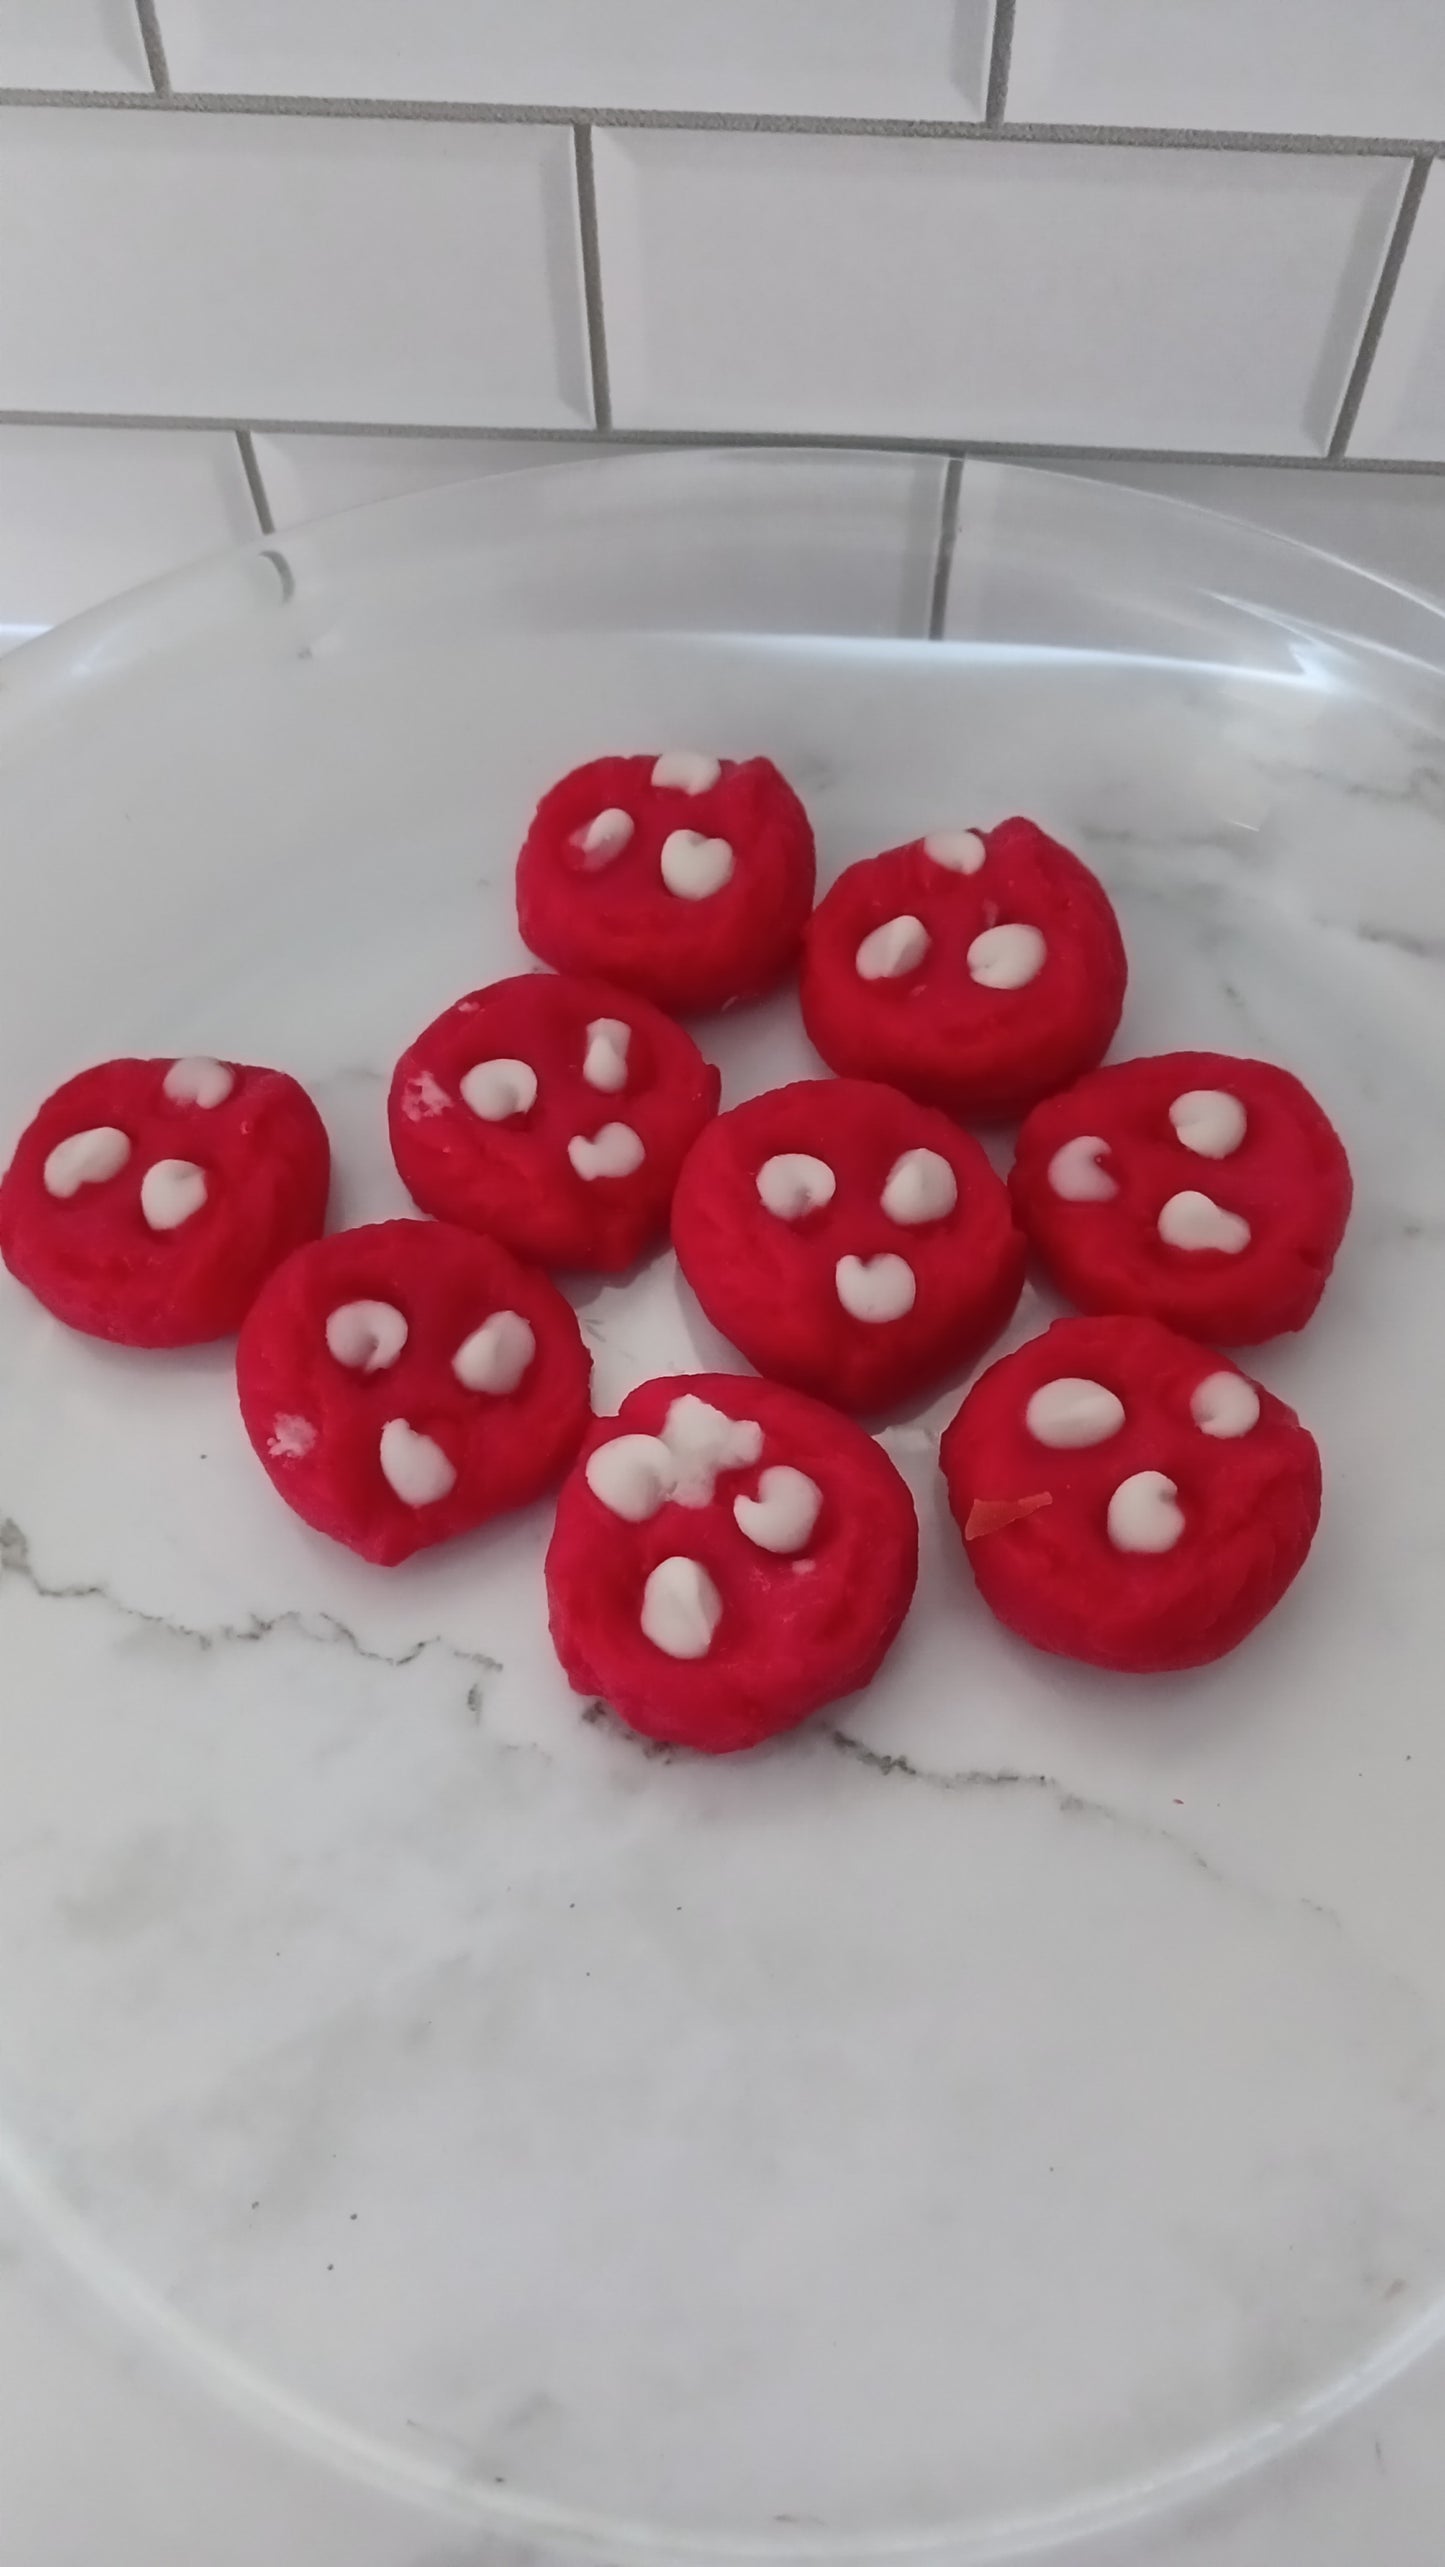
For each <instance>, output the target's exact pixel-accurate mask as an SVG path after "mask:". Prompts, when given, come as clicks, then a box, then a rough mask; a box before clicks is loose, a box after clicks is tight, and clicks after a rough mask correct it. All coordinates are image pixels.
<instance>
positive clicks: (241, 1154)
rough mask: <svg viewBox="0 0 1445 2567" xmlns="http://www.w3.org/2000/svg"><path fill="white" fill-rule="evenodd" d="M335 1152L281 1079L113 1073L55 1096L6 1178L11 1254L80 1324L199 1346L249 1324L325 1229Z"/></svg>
mask: <svg viewBox="0 0 1445 2567" xmlns="http://www.w3.org/2000/svg"><path fill="white" fill-rule="evenodd" d="M330 1176H331V1151H330V1147H329V1145H328V1142H327V1138H326V1126H325V1124H324V1123H323V1122H322V1120H321V1117H320V1115H319V1114H318V1113H317V1111H316V1108H315V1106H314V1105H313V1104H312V1102H311V1099H310V1097H309V1096H308V1095H307V1093H306V1091H305V1089H304V1088H302V1087H298V1086H297V1084H296V1081H295V1079H293V1078H288V1077H287V1076H286V1074H285V1072H284V1071H283V1070H261V1069H252V1068H250V1067H248V1066H246V1065H244V1064H242V1063H239V1062H234V1061H213V1060H207V1059H201V1058H187V1059H183V1060H160V1061H103V1062H102V1063H101V1064H100V1066H99V1067H98V1068H96V1069H91V1070H82V1071H81V1072H80V1074H79V1076H78V1077H77V1078H72V1079H67V1080H66V1082H65V1085H64V1086H63V1087H58V1088H57V1089H56V1091H55V1093H54V1095H53V1096H49V1097H47V1098H46V1100H45V1103H44V1104H43V1105H42V1107H41V1108H40V1111H39V1113H38V1114H37V1115H36V1117H35V1120H34V1122H33V1123H31V1124H30V1125H28V1127H27V1128H26V1130H25V1131H24V1132H22V1134H21V1136H20V1139H19V1142H18V1143H17V1145H16V1150H15V1156H14V1158H13V1159H12V1161H11V1163H10V1166H9V1169H8V1170H7V1172H6V1175H5V1177H4V1180H3V1182H0V1254H3V1256H4V1259H5V1263H6V1265H7V1266H8V1267H9V1269H10V1271H11V1273H12V1274H13V1275H15V1276H17V1277H18V1278H19V1280H20V1282H21V1283H23V1284H25V1285H27V1286H28V1287H29V1289H30V1291H31V1292H33V1293H34V1295H35V1297H36V1299H37V1301H43V1302H44V1304H45V1307H46V1309H47V1310H51V1311H53V1312H54V1313H55V1316H56V1318H57V1319H63V1320H64V1321H65V1324H66V1326H67V1327H68V1328H81V1329H84V1330H85V1332H86V1334H87V1335H88V1336H91V1337H108V1338H109V1339H110V1340H111V1341H112V1342H113V1343H114V1344H116V1345H120V1346H194V1345H200V1344H201V1343H203V1342H204V1341H205V1340H206V1339H207V1338H211V1337H228V1336H229V1335H230V1334H231V1332H232V1330H233V1329H235V1328H238V1327H239V1326H240V1324H241V1321H242V1319H243V1318H244V1317H245V1314H246V1312H247V1310H248V1309H249V1308H250V1305H251V1303H252V1301H253V1300H254V1299H255V1296H256V1293H257V1291H258V1289H259V1287H260V1285H261V1283H262V1282H263V1280H264V1278H265V1277H266V1276H267V1275H268V1274H269V1273H270V1271H271V1269H272V1267H273V1266H275V1265H277V1264H279V1262H280V1260H281V1258H283V1257H285V1256H289V1254H290V1252H291V1250H292V1249H293V1248H295V1247H299V1246H300V1244H301V1242H302V1240H303V1239H313V1238H314V1237H315V1236H316V1233H317V1231H318V1230H319V1229H320V1227H321V1224H322V1222H323V1221H324V1220H325V1218H326V1192H327V1187H328V1185H329V1183H330Z"/></svg>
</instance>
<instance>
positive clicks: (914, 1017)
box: [801, 820, 1127, 1117]
mask: <svg viewBox="0 0 1445 2567" xmlns="http://www.w3.org/2000/svg"><path fill="white" fill-rule="evenodd" d="M1126 974H1127V967H1126V964H1125V960H1124V947H1123V942H1122V940H1121V938H1120V935H1119V923H1118V920H1117V919H1116V918H1115V916H1114V912H1113V910H1112V909H1111V907H1110V906H1109V902H1108V898H1107V896H1106V894H1105V892H1104V889H1103V886H1102V884H1100V883H1099V882H1098V881H1096V879H1095V877H1094V876H1093V874H1091V873H1090V871H1089V869H1088V867H1087V865H1082V864H1081V863H1080V862H1079V859H1078V857H1077V856H1072V855H1070V853H1069V851H1068V848H1067V847H1061V846H1059V845H1057V844H1056V842H1055V841H1054V839H1052V838H1046V837H1045V835H1044V833H1043V831H1042V829H1039V828H1036V827H1035V825H1034V823H1033V821H1032V820H1001V821H1000V822H999V825H998V827H997V828H996V829H950V830H942V831H939V832H937V833H935V834H934V835H933V836H930V837H927V838H915V839H914V840H913V841H912V843H911V844H910V845H909V846H906V847H893V848H891V849H890V850H889V852H888V853H887V854H886V855H882V856H870V857H868V858H867V860H866V861H865V862H864V863H862V864H857V865H850V866H849V867H848V869H847V871H846V873H842V874H840V875H839V877H838V879H837V881H836V882H835V883H834V884H833V886H832V889H831V890H830V891H827V892H825V894H824V896H823V898H822V899H821V900H820V901H819V903H818V906H817V908H816V910H815V911H814V913H813V916H812V918H811V919H810V921H809V923H808V930H807V935H806V938H805V940H804V948H803V977H802V992H801V995H802V1002H803V1022H804V1024H805V1025H806V1026H807V1029H808V1033H809V1035H810V1037H811V1039H812V1041H813V1043H814V1044H815V1045H816V1047H817V1049H818V1050H819V1051H820V1052H821V1053H822V1055H823V1058H824V1060H825V1061H826V1062H827V1063H828V1066H829V1068H830V1069H834V1070H838V1071H840V1072H842V1073H844V1074H845V1075H846V1076H848V1077H851V1078H879V1079H887V1080H889V1081H890V1083H891V1084H892V1085H893V1086H894V1087H901V1088H902V1089H903V1090H904V1091H905V1093H906V1094H907V1095H909V1096H916V1097H918V1098H920V1099H921V1100H922V1102H923V1103H924V1104H926V1105H941V1106H944V1107H946V1108H947V1110H948V1111H949V1112H950V1113H951V1114H962V1115H965V1116H968V1115H979V1116H983V1117H997V1116H1007V1115H1013V1114H1019V1113H1022V1112H1023V1110H1024V1108H1025V1107H1026V1106H1029V1105H1032V1104H1033V1102H1034V1099H1035V1098H1036V1097H1040V1096H1047V1095H1048V1094H1049V1092H1050V1090H1051V1089H1053V1088H1056V1087H1062V1086H1063V1085H1064V1084H1065V1082H1066V1080H1068V1079H1072V1078H1077V1077H1078V1075H1079V1072H1080V1071H1081V1070H1087V1069H1091V1068H1092V1067H1093V1065H1094V1063H1095V1061H1098V1060H1101V1059H1102V1058H1103V1055H1104V1053H1105V1052H1106V1051H1107V1050H1108V1047H1109V1043H1110V1041H1111V1040H1112V1037H1113V1034H1114V1030H1115V1028H1116V1026H1117V1025H1118V1022H1119V1016H1120V1012H1121V1010H1122V1008H1123V1005H1124V983H1125V978H1126Z"/></svg>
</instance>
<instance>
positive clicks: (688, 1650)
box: [642, 1552, 722, 1658]
mask: <svg viewBox="0 0 1445 2567" xmlns="http://www.w3.org/2000/svg"><path fill="white" fill-rule="evenodd" d="M721 1620H722V1597H721V1596H720V1595H719V1594H718V1591H717V1588H716V1587H715V1586H714V1585H713V1582H712V1580H711V1578H710V1577H709V1576H708V1573H707V1571H706V1569H705V1568H704V1567H703V1565H702V1562H701V1561H700V1560H688V1559H684V1558H683V1557H682V1555H681V1554H680V1553H676V1552H675V1553H674V1554H673V1556H672V1558H671V1559H670V1560H659V1561H658V1564H657V1566H656V1568H655V1569H654V1570H653V1572H652V1575H651V1577H650V1578H649V1579H648V1581H647V1584H646V1586H645V1587H644V1588H643V1590H642V1633H643V1638H644V1639H646V1640H650V1641H651V1642H652V1645H653V1647H654V1649H660V1650H661V1651H662V1652H663V1655H664V1656H665V1657H668V1658H705V1657H706V1656H707V1653H708V1651H709V1649H710V1648H711V1647H712V1636H713V1633H714V1632H715V1631H716V1629H717V1627H718V1624H719V1622H720V1621H721Z"/></svg>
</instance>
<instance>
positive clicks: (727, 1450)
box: [662, 1390, 763, 1506]
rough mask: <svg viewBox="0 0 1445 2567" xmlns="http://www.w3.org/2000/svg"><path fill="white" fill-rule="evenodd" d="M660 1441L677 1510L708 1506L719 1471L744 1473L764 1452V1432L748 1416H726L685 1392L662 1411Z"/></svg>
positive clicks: (704, 1400) (705, 1401)
mask: <svg viewBox="0 0 1445 2567" xmlns="http://www.w3.org/2000/svg"><path fill="white" fill-rule="evenodd" d="M662 1440H663V1442H664V1444H665V1445H666V1447H667V1450H668V1452H669V1454H670V1455H671V1458H672V1494H673V1496H674V1497H675V1498H676V1500H677V1503H678V1505H679V1506H710V1505H711V1503H712V1493H713V1483H714V1481H715V1480H716V1478H717V1475H718V1473H719V1471H745V1470H748V1469H750V1468H751V1466H752V1464H753V1463H754V1462H756V1461H757V1460H758V1458H759V1456H760V1454H761V1452H762V1449H763V1430H762V1428H761V1426H759V1425H758V1423H757V1421H756V1419H754V1418H751V1417H728V1416H725V1415H724V1413H723V1411H722V1410H721V1409H720V1408H714V1407H713V1405H712V1403H711V1401H710V1400H706V1399H699V1398H698V1396H697V1393H696V1391H690V1390H689V1391H684V1392H683V1393H682V1395H681V1397H680V1398H678V1399H675V1400H674V1401H673V1403H672V1405H671V1407H670V1408H669V1410H668V1412H667V1421H666V1424H665V1425H664V1427H663V1430H662Z"/></svg>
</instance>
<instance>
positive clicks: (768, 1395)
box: [547, 1373, 918, 1755]
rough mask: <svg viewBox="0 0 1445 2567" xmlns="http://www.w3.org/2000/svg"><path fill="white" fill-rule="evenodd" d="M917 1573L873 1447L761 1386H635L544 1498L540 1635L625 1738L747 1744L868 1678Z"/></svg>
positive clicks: (904, 1512)
mask: <svg viewBox="0 0 1445 2567" xmlns="http://www.w3.org/2000/svg"><path fill="white" fill-rule="evenodd" d="M917 1575H918V1522H917V1518H916V1516H915V1515H914V1512H913V1500H912V1498H911V1497H910V1496H909V1493H908V1489H907V1487H906V1485H905V1483H904V1481H903V1480H902V1479H901V1478H900V1477H899V1475H898V1473H897V1471H896V1470H895V1469H894V1467H893V1464H892V1463H891V1462H890V1461H889V1459H888V1456H887V1454H886V1453H885V1452H884V1451H883V1450H882V1448H881V1446H879V1445H877V1444H875V1443H874V1442H873V1441H872V1439H871V1438H870V1437H869V1436H867V1435H865V1434H864V1433H863V1430H862V1428H861V1427H858V1426H854V1425H851V1424H850V1423H849V1422H848V1421H847V1419H845V1418H842V1417H839V1416H838V1415H837V1413H836V1411H835V1410H833V1409H830V1408H823V1407H821V1406H820V1405H819V1404H818V1402H817V1401H816V1400H811V1399H804V1398H803V1397H802V1396H801V1394H800V1393H799V1392H797V1391H793V1390H782V1389H780V1388H779V1387H778V1385H777V1384H776V1383H775V1382H760V1381H749V1380H747V1379H746V1378H745V1377H743V1376H742V1375H740V1374H737V1373H695V1374H690V1375H680V1376H678V1377H676V1378H674V1379H672V1380H666V1381H651V1382H644V1383H643V1384H642V1387H641V1388H640V1389H639V1390H634V1391H632V1392H630V1393H629V1394H628V1397H627V1398H626V1399H625V1400H624V1401H623V1403H622V1407H621V1409H620V1411H619V1413H618V1415H617V1416H616V1417H607V1418H601V1419H599V1420H598V1421H597V1423H596V1424H595V1425H594V1427H593V1430H592V1433H591V1435H590V1436H589V1437H588V1440H587V1444H586V1447H585V1449H584V1451H583V1454H582V1457H581V1459H580V1461H579V1462H578V1465H577V1468H576V1469H575V1470H574V1471H573V1472H572V1473H571V1474H570V1475H569V1477H568V1479H567V1481H566V1484H565V1486H564V1487H563V1490H562V1494H561V1496H560V1498H559V1499H558V1501H557V1526H556V1531H555V1532H554V1534H553V1536H552V1544H551V1548H550V1550H549V1551H548V1553H547V1597H548V1603H549V1606H550V1609H551V1619H552V1638H553V1641H554V1642H555V1644H556V1649H557V1655H558V1657H559V1658H560V1659H561V1661H562V1665H563V1668H564V1670H565V1673H566V1676H567V1679H568V1682H569V1683H570V1684H572V1685H574V1686H575V1687H576V1689H577V1691H578V1692H579V1693H586V1694H595V1695H598V1696H600V1697H601V1698H602V1699H603V1700H604V1701H605V1702H607V1703H608V1704H609V1705H610V1706H611V1708H612V1709H613V1710H614V1711H615V1712H616V1713H617V1714H618V1716H619V1717H620V1718H621V1719H623V1720H625V1721H627V1722H629V1723H630V1724H631V1726H632V1727H633V1728H634V1729H638V1730H641V1732H642V1734H643V1736H644V1737H647V1738H660V1739H665V1740H667V1741H668V1742H670V1743H671V1744H673V1745H676V1746H683V1747H699V1748H702V1749H704V1750H705V1751H706V1752H707V1753H709V1754H713V1755H716V1754H722V1753H726V1752H727V1751H729V1750H731V1749H733V1748H739V1747H755V1746H756V1745H757V1744H758V1743H759V1741H760V1740H761V1739H764V1738H771V1737H772V1736H773V1735H774V1733H775V1732H776V1731H777V1730H780V1729H791V1728H793V1727H795V1726H796V1724H797V1723H798V1722H799V1721H800V1720H806V1718H807V1717H808V1714H809V1713H810V1712H813V1711H817V1710H819V1709H820V1708H821V1707H822V1705H823V1704H824V1703H826V1702H832V1701H834V1700H835V1699H836V1697H837V1696H838V1695H839V1694H845V1693H851V1692H852V1691H853V1690H854V1689H855V1688H856V1687H857V1686H859V1685H866V1684H867V1683H868V1681H869V1679H870V1677H872V1676H874V1675H876V1673H877V1671H878V1668H879V1666H880V1665H881V1663H882V1660H883V1658H884V1655H885V1653H886V1652H887V1650H888V1648H889V1646H890V1644H891V1643H892V1641H893V1639H894V1638H895V1636H896V1634H897V1632H898V1629H899V1626H900V1624H901V1623H902V1620H903V1617H904V1615H905V1614H906V1612H907V1611H908V1606H909V1601H910V1599H911V1597H912V1594H913V1588H914V1582H915V1580H916V1578H917Z"/></svg>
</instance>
